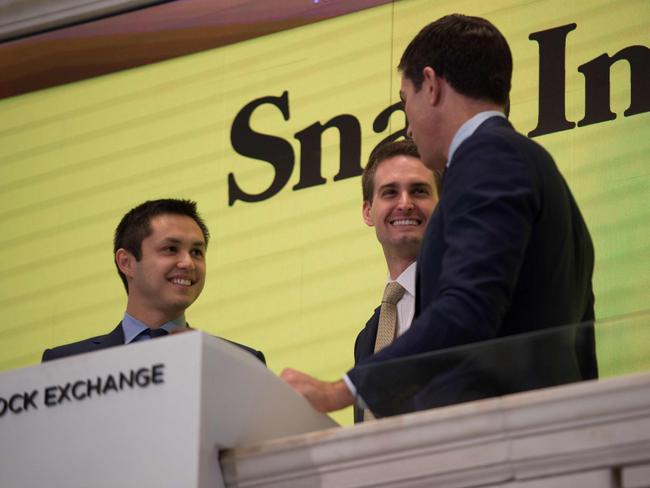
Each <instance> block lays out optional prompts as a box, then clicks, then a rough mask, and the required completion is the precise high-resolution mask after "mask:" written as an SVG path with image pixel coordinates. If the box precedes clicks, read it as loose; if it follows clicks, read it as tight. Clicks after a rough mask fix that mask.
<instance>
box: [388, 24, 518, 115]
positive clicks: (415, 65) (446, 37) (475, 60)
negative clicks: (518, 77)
mask: <svg viewBox="0 0 650 488" xmlns="http://www.w3.org/2000/svg"><path fill="white" fill-rule="evenodd" d="M427 66H429V67H431V68H432V69H433V70H434V71H435V72H436V74H437V75H438V76H441V77H442V78H444V79H445V80H446V81H447V83H449V84H450V85H451V86H452V87H453V88H454V89H455V90H456V91H457V92H458V93H461V94H462V95H465V96H468V97H472V98H477V99H486V100H489V101H491V102H494V103H497V104H498V105H501V106H505V105H506V104H507V103H508V97H509V93H510V83H511V79H512V54H511V52H510V48H509V47H508V42H507V41H506V39H505V37H503V35H502V34H501V32H499V30H498V29H497V28H496V27H495V26H494V25H492V24H491V23H490V22H489V21H487V20H485V19H482V18H480V17H470V16H467V15H461V14H453V15H447V16H445V17H442V18H440V19H438V20H436V21H435V22H432V23H431V24H429V25H427V26H426V27H424V28H423V29H422V30H421V31H420V32H419V33H418V35H416V36H415V38H413V40H412V41H411V42H410V43H409V45H408V46H407V47H406V50H405V51H404V54H402V59H401V60H400V62H399V65H398V67H397V69H398V70H399V71H400V72H401V73H402V74H403V75H404V76H405V77H406V78H408V79H409V80H410V81H411V83H413V85H414V88H415V89H416V91H419V90H420V88H421V87H422V81H423V79H424V76H423V70H424V68H426V67H427Z"/></svg>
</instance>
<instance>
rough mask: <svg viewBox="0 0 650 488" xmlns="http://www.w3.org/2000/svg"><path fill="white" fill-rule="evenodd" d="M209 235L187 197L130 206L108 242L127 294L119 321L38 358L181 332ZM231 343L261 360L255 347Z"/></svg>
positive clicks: (197, 289) (198, 285)
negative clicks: (100, 332) (98, 333)
mask: <svg viewBox="0 0 650 488" xmlns="http://www.w3.org/2000/svg"><path fill="white" fill-rule="evenodd" d="M209 238H210V234H209V231H208V228H207V226H206V225H205V223H204V222H203V220H202V219H201V217H200V216H199V214H198V212H197V210H196V203H195V202H193V201H190V200H176V199H161V200H153V201H147V202H144V203H142V204H141V205H138V206H137V207H135V208H133V209H131V210H130V211H129V212H128V213H127V214H126V215H125V216H124V217H123V218H122V220H121V222H120V223H119V225H118V226H117V229H116V230H115V240H114V252H115V265H116V267H117V272H118V274H119V276H120V278H121V279H122V282H123V283H124V287H125V289H126V293H127V306H126V313H125V314H124V317H123V319H122V321H121V322H120V323H119V324H118V326H117V327H116V328H115V329H113V331H111V332H110V333H108V334H106V335H102V336H97V337H93V338H90V339H86V340H83V341H79V342H75V343H72V344H67V345H64V346H59V347H56V348H53V349H47V350H46V351H45V352H44V353H43V361H49V360H51V359H58V358H62V357H66V356H71V355H73V354H80V353H83V352H91V351H95V350H100V349H105V348H108V347H113V346H119V345H123V344H130V343H131V342H137V341H142V340H149V339H151V338H154V337H160V336H162V335H167V334H171V333H175V332H181V331H183V330H187V329H188V326H187V322H186V321H185V310H186V309H187V308H188V307H189V306H190V305H192V303H194V301H195V300H196V299H197V298H198V297H199V295H200V294H201V291H202V290H203V285H204V283H205V271H206V269H205V254H206V250H207V246H208V240H209ZM236 345H238V346H240V347H242V348H243V349H245V350H247V351H248V352H250V353H251V354H254V355H255V356H256V357H257V358H258V359H260V360H261V361H262V362H264V355H263V354H262V353H261V352H260V351H256V350H254V349H251V348H249V347H247V346H243V345H241V344H236Z"/></svg>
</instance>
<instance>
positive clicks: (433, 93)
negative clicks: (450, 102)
mask: <svg viewBox="0 0 650 488" xmlns="http://www.w3.org/2000/svg"><path fill="white" fill-rule="evenodd" d="M422 77H423V79H422V88H421V89H422V90H426V91H425V93H426V95H427V101H428V102H429V104H430V105H436V103H437V102H438V98H439V97H440V88H441V86H440V77H439V76H438V75H437V74H436V72H435V70H434V69H433V68H432V67H431V66H425V68H424V69H423V70H422Z"/></svg>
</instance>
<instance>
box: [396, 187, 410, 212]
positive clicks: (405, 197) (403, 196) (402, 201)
mask: <svg viewBox="0 0 650 488" xmlns="http://www.w3.org/2000/svg"><path fill="white" fill-rule="evenodd" d="M398 204H399V207H400V208H401V209H403V210H410V209H412V208H413V199H412V198H411V194H410V193H409V192H407V191H403V192H401V193H400V195H399V202H398Z"/></svg>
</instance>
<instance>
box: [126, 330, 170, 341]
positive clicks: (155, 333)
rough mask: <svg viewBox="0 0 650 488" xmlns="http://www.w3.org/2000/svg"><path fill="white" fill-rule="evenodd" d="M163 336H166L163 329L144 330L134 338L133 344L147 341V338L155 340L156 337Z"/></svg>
mask: <svg viewBox="0 0 650 488" xmlns="http://www.w3.org/2000/svg"><path fill="white" fill-rule="evenodd" d="M164 335H167V331H166V330H165V329H144V330H143V331H142V332H140V333H139V334H138V335H137V336H135V339H133V342H139V341H147V340H149V338H151V339H155V338H156V337H161V336H164Z"/></svg>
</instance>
